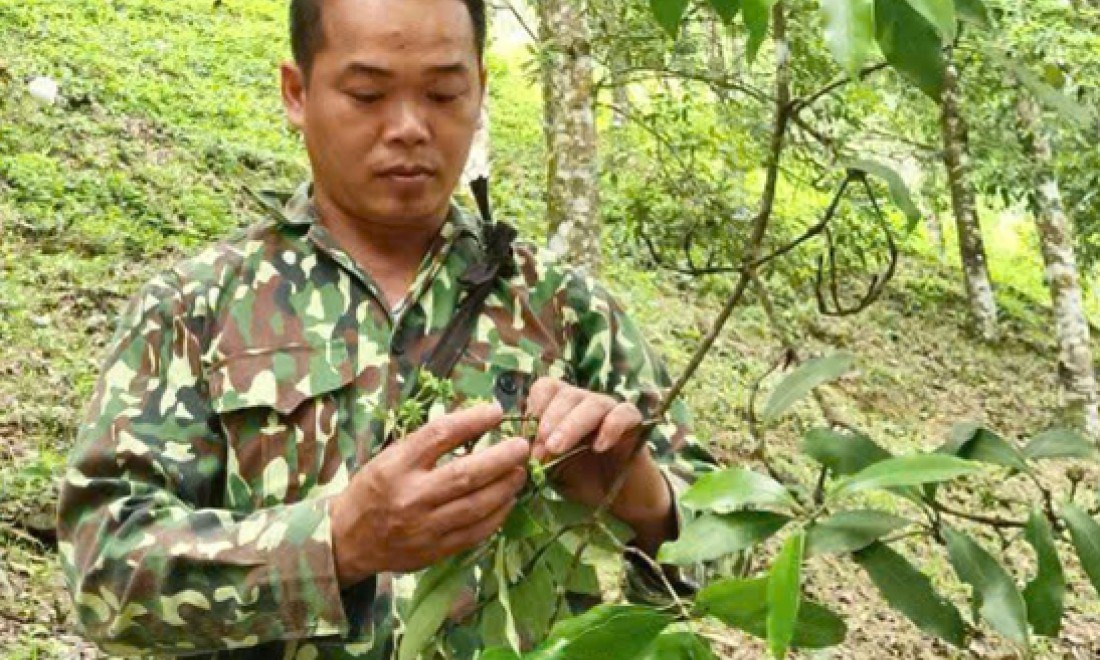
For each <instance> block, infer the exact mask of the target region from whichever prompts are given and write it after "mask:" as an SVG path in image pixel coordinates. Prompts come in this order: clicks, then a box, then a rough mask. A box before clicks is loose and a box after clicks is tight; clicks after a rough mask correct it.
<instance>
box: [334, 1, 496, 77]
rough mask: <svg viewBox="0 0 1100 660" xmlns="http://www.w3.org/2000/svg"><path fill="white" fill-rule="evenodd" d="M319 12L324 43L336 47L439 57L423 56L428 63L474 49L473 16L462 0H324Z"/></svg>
mask: <svg viewBox="0 0 1100 660" xmlns="http://www.w3.org/2000/svg"><path fill="white" fill-rule="evenodd" d="M321 15H322V21H323V29H324V33H325V41H326V42H327V45H328V46H330V47H332V48H334V49H337V50H340V51H344V52H348V53H351V52H355V53H364V54H365V53H371V52H374V53H376V54H377V55H382V54H384V53H389V54H404V53H409V52H415V53H417V54H418V55H419V56H423V55H424V54H426V53H432V52H435V53H438V56H439V57H441V58H443V60H440V61H425V62H423V63H424V64H425V65H429V66H451V65H454V64H456V63H458V60H456V57H458V58H459V59H464V58H462V57H461V56H464V55H470V54H474V55H476V50H477V46H476V40H475V36H474V28H473V21H472V19H471V17H470V13H469V10H468V9H467V8H466V5H465V3H463V2H461V0H324V4H323V11H322V14H321ZM444 60H446V61H444Z"/></svg>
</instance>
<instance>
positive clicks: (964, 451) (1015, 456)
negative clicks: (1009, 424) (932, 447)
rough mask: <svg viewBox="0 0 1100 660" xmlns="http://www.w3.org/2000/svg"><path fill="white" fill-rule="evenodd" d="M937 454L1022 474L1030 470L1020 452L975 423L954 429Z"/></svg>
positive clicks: (962, 424)
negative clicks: (996, 466)
mask: <svg viewBox="0 0 1100 660" xmlns="http://www.w3.org/2000/svg"><path fill="white" fill-rule="evenodd" d="M936 452H937V453H940V454H950V455H953V456H958V457H959V458H965V459H968V460H971V461H979V462H981V463H990V464H992V465H1003V466H1004V467H1007V468H1012V469H1013V470H1018V471H1020V472H1027V470H1028V467H1027V464H1026V463H1025V462H1024V457H1023V455H1022V454H1020V452H1019V450H1017V449H1016V448H1015V447H1013V446H1012V445H1010V444H1008V443H1007V442H1005V440H1004V439H1003V438H1001V436H999V435H997V434H996V433H994V432H993V431H990V430H989V429H987V428H985V427H983V426H981V425H979V424H975V423H973V422H963V423H961V424H956V425H955V426H954V427H952V429H951V437H950V439H948V441H947V442H945V443H944V444H943V445H942V446H940V448H939V449H937V450H936Z"/></svg>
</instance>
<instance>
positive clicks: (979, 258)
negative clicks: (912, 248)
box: [941, 49, 997, 341]
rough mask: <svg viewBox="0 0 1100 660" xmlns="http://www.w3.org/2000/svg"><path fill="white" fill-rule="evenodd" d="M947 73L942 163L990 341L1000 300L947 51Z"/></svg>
mask: <svg viewBox="0 0 1100 660" xmlns="http://www.w3.org/2000/svg"><path fill="white" fill-rule="evenodd" d="M946 59H947V73H946V75H945V77H944V78H945V79H944V86H943V99H942V103H941V112H942V115H941V129H942V133H943V162H944V166H945V167H946V169H947V180H948V183H949V185H950V188H951V205H952V207H953V208H954V211H955V224H956V226H957V227H958V234H959V255H960V257H961V259H962V269H963V276H964V279H965V280H966V292H967V297H968V298H969V300H970V313H971V316H972V317H973V320H974V326H975V329H976V330H977V331H978V334H979V335H981V337H982V338H983V339H985V340H987V341H992V340H994V339H996V338H997V300H996V298H994V296H993V284H992V282H991V280H990V278H989V267H988V266H987V264H986V258H985V244H984V243H983V242H982V229H981V224H980V223H979V220H978V206H977V203H976V201H975V195H974V188H973V186H972V185H971V183H970V165H969V162H968V160H969V153H968V151H969V147H968V144H967V136H966V122H965V121H964V119H963V117H962V113H961V111H960V109H959V95H960V94H959V73H958V69H956V68H955V63H954V61H953V60H952V57H951V50H950V49H948V51H947V54H946Z"/></svg>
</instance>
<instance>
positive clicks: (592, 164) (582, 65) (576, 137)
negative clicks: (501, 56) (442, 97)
mask: <svg viewBox="0 0 1100 660" xmlns="http://www.w3.org/2000/svg"><path fill="white" fill-rule="evenodd" d="M538 4H539V19H540V37H541V40H542V47H543V49H544V58H543V62H544V68H543V72H542V75H543V92H544V97H543V107H544V111H545V122H546V123H545V132H546V142H547V151H548V157H549V162H548V165H547V205H546V206H547V222H548V225H549V228H550V234H549V236H550V241H549V242H550V249H551V250H553V251H555V252H557V253H559V254H562V255H564V256H565V258H566V259H567V260H568V261H569V262H570V263H572V264H574V265H576V266H580V267H583V268H586V269H587V270H588V272H589V273H592V274H594V273H595V272H596V271H597V270H598V268H599V263H600V219H599V186H598V181H599V178H598V176H599V163H598V160H597V154H596V114H595V108H594V105H595V103H594V99H593V88H594V84H593V60H592V52H591V35H590V32H589V28H588V24H587V21H586V19H585V14H584V7H583V5H582V4H581V3H580V2H579V0H542V1H541V2H539V3H538Z"/></svg>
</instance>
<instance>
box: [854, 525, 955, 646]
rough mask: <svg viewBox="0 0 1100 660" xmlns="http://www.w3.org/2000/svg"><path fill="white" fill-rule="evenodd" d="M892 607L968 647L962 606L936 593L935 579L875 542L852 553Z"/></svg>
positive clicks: (922, 626)
mask: <svg viewBox="0 0 1100 660" xmlns="http://www.w3.org/2000/svg"><path fill="white" fill-rule="evenodd" d="M852 558H853V559H855V561H856V563H857V564H859V565H860V567H862V568H863V570H864V571H866V572H867V575H868V576H870V578H871V581H872V582H874V583H875V587H877V588H878V590H879V592H880V593H881V594H882V597H883V598H885V599H886V602H887V603H889V604H890V607H892V608H894V609H895V610H897V611H899V612H901V613H902V614H904V615H905V616H906V617H907V618H908V619H909V620H910V621H912V622H913V623H914V624H915V625H916V626H917V627H918V628H920V629H921V630H923V631H924V632H926V633H928V634H930V635H935V636H936V637H939V638H940V639H942V640H944V641H946V642H948V643H950V644H953V645H955V646H957V647H959V648H965V646H966V622H965V621H963V618H962V615H961V614H959V610H958V608H956V607H955V606H954V605H952V604H951V603H950V602H948V601H947V600H945V599H944V598H943V597H942V596H940V595H939V594H938V593H936V590H935V589H934V588H933V587H932V581H931V580H929V579H928V576H926V575H925V574H924V573H921V572H920V571H918V570H917V569H916V568H915V567H914V566H913V565H912V564H911V563H909V560H908V559H906V558H905V557H903V556H901V555H899V554H898V553H896V552H894V551H893V550H892V549H890V547H889V546H887V545H886V544H884V543H880V542H877V541H876V542H875V543H872V544H871V545H869V546H867V547H866V548H863V549H862V550H860V551H858V552H856V553H855V554H853V555H852Z"/></svg>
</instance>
